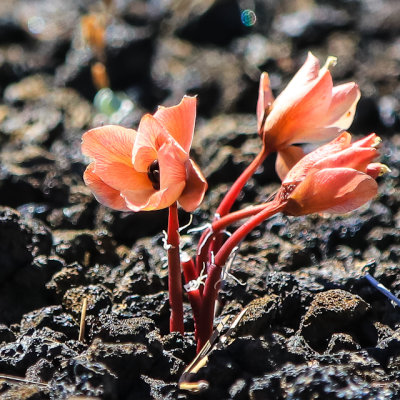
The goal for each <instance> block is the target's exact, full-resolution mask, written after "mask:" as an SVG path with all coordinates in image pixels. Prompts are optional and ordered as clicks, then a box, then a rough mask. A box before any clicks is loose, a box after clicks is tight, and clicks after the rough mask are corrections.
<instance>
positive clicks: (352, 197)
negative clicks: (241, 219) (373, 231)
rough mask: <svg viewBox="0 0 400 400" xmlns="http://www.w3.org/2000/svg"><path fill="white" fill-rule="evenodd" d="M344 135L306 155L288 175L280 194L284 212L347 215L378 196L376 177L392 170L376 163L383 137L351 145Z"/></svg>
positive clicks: (345, 133)
mask: <svg viewBox="0 0 400 400" xmlns="http://www.w3.org/2000/svg"><path fill="white" fill-rule="evenodd" d="M350 141H351V135H350V134H349V133H348V132H343V133H342V134H341V135H340V136H339V137H337V138H336V139H334V140H333V141H331V142H330V143H328V144H326V145H324V146H321V147H319V148H318V149H316V150H314V151H313V152H311V153H309V154H308V155H306V156H304V157H303V158H302V159H301V160H300V161H299V162H298V163H297V164H296V165H295V166H294V167H293V168H292V169H291V170H290V171H289V173H288V174H287V175H286V178H285V179H284V181H283V182H282V187H281V189H280V190H279V192H278V194H277V198H276V199H277V201H279V202H281V203H285V208H284V210H283V212H285V213H286V214H289V215H305V214H311V213H317V212H331V213H346V212H349V211H351V210H354V209H356V208H358V207H360V206H362V205H363V204H364V203H366V202H367V201H368V200H370V199H372V198H373V197H374V196H375V195H376V194H377V189H378V185H377V183H376V181H375V178H376V177H377V176H378V175H380V174H382V173H384V172H387V171H388V168H387V167H386V166H385V165H383V164H380V163H372V161H373V160H374V159H375V158H376V157H377V156H378V155H379V153H378V151H377V149H376V147H377V146H378V144H379V143H380V141H381V140H380V138H379V137H378V136H376V135H375V133H371V134H370V135H369V136H367V137H365V138H364V139H361V140H358V141H357V142H354V143H352V144H350Z"/></svg>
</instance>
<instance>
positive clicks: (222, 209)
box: [215, 145, 268, 219]
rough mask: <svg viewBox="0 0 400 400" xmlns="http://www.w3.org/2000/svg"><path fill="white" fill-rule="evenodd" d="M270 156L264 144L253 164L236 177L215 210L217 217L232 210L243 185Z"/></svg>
mask: <svg viewBox="0 0 400 400" xmlns="http://www.w3.org/2000/svg"><path fill="white" fill-rule="evenodd" d="M267 156H268V152H267V150H266V149H265V146H264V145H263V147H262V149H261V151H260V152H259V153H258V154H257V156H256V158H255V159H254V160H253V161H252V162H251V164H250V165H249V166H248V167H247V168H246V169H245V170H244V171H243V172H242V173H241V175H240V176H239V178H237V179H236V181H235V182H234V184H233V185H232V186H231V188H230V189H229V190H228V193H227V194H226V195H225V197H224V198H223V199H222V201H221V203H220V205H219V206H218V208H217V211H216V212H215V215H216V218H215V219H217V218H219V217H223V216H224V215H226V214H228V212H229V211H230V210H231V208H232V206H233V203H234V202H235V201H236V199H237V197H238V196H239V194H240V191H241V190H242V189H243V186H244V185H245V184H246V183H247V181H248V180H249V179H250V178H251V177H252V176H253V174H254V173H255V172H256V171H257V169H258V168H259V167H260V165H261V164H262V163H263V162H264V160H265V159H266V157H267Z"/></svg>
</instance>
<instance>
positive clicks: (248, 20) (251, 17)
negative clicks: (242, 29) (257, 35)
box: [240, 9, 257, 26]
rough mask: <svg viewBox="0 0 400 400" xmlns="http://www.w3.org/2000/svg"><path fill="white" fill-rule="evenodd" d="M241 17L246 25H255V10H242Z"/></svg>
mask: <svg viewBox="0 0 400 400" xmlns="http://www.w3.org/2000/svg"><path fill="white" fill-rule="evenodd" d="M240 19H241V20H242V24H243V25H244V26H253V25H254V24H255V23H256V20H257V17H256V14H255V12H254V11H253V10H249V9H246V10H243V11H242V13H241V15H240Z"/></svg>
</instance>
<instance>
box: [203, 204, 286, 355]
mask: <svg viewBox="0 0 400 400" xmlns="http://www.w3.org/2000/svg"><path fill="white" fill-rule="evenodd" d="M284 206H285V204H282V203H281V202H278V201H275V200H274V201H271V202H269V203H266V205H265V207H264V209H263V210H262V211H260V212H259V213H258V214H256V215H255V216H253V218H250V219H249V220H248V221H246V222H245V223H244V224H243V225H242V226H241V227H240V228H239V229H237V230H236V231H235V232H234V233H233V234H232V236H231V237H230V238H229V239H228V240H227V241H226V242H225V243H224V244H223V246H222V247H221V249H220V250H219V251H218V253H217V254H216V255H215V259H214V263H213V264H212V265H211V266H210V268H209V269H208V276H207V280H206V284H205V287H204V291H203V304H202V310H201V321H200V322H201V324H200V328H201V329H199V331H198V341H197V348H198V349H199V348H201V347H202V346H203V345H204V344H205V342H206V341H207V340H208V339H209V337H210V336H211V333H212V329H213V322H214V308H215V301H216V299H217V295H218V290H219V286H220V280H221V271H222V267H223V266H224V265H225V263H226V261H227V259H228V257H229V256H230V254H231V253H232V250H233V249H234V248H235V247H236V246H238V245H239V243H240V242H241V241H242V240H243V239H244V238H245V236H246V235H247V234H248V233H249V232H251V231H252V230H253V229H254V228H255V227H257V226H258V225H259V224H261V222H263V221H265V220H266V219H267V218H269V217H271V216H272V215H274V214H276V213H278V212H280V211H281V210H282V209H283V207H284Z"/></svg>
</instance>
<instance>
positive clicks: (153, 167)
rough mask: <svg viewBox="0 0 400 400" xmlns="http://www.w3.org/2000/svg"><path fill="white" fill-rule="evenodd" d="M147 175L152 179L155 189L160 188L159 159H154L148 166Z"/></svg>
mask: <svg viewBox="0 0 400 400" xmlns="http://www.w3.org/2000/svg"><path fill="white" fill-rule="evenodd" d="M147 176H148V177H149V179H150V182H151V184H152V185H153V189H155V190H160V165H159V163H158V160H154V161H153V162H152V163H151V164H150V165H149V167H148V168H147Z"/></svg>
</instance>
